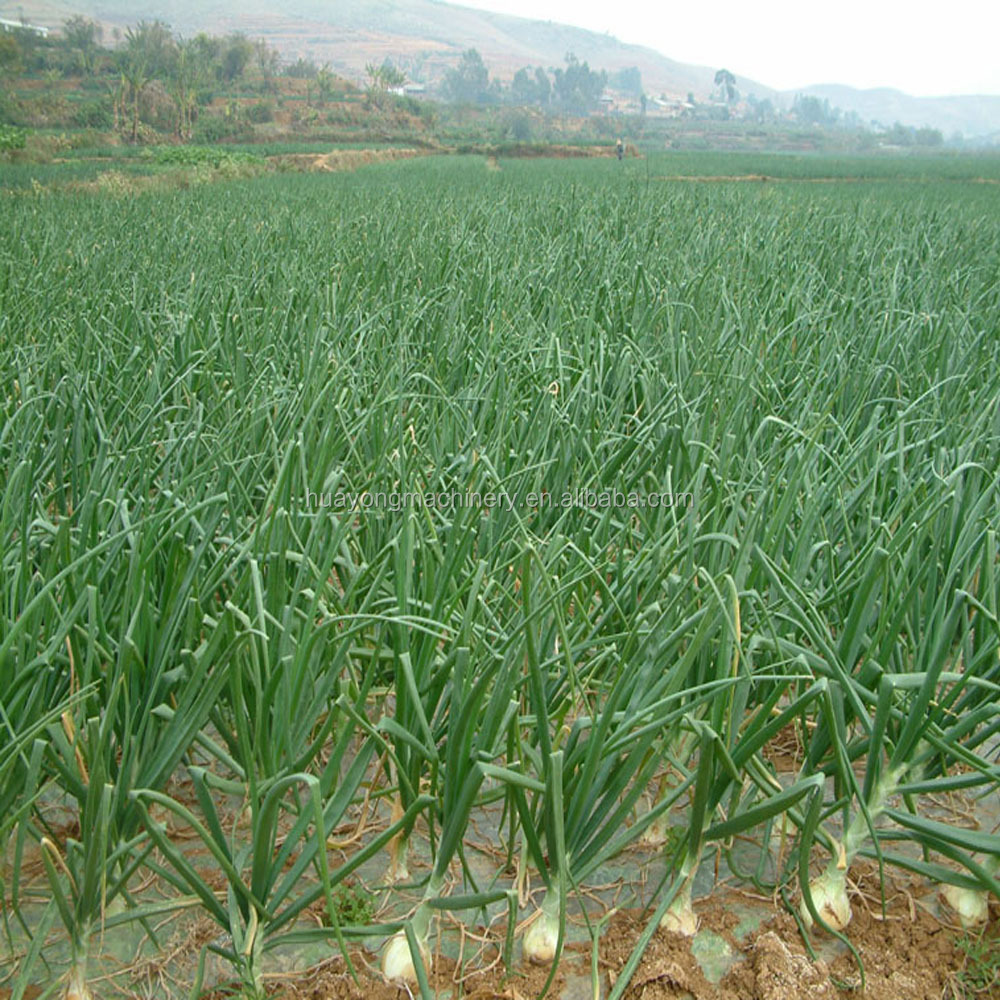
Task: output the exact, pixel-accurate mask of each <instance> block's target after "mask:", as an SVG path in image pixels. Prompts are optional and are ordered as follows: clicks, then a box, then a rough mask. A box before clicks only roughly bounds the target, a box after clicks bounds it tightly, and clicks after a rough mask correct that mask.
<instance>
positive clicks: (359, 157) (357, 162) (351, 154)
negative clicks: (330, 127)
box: [270, 149, 427, 173]
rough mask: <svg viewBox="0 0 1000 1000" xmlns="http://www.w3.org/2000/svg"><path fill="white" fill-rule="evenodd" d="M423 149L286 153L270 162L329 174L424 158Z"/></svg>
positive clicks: (272, 158) (424, 152)
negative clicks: (412, 158)
mask: <svg viewBox="0 0 1000 1000" xmlns="http://www.w3.org/2000/svg"><path fill="white" fill-rule="evenodd" d="M426 154H427V150H424V149H335V150H333V151H332V152H329V153H321V154H317V153H287V154H284V155H282V156H272V157H271V158H270V159H271V162H273V163H276V164H277V165H278V166H282V167H290V168H293V169H296V170H304V171H307V172H310V173H311V172H319V173H330V172H332V171H335V170H357V169H358V167H363V166H367V165H368V164H369V163H387V162H388V161H390V160H407V159H410V158H411V157H414V156H425V155H426Z"/></svg>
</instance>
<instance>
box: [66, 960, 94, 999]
mask: <svg viewBox="0 0 1000 1000" xmlns="http://www.w3.org/2000/svg"><path fill="white" fill-rule="evenodd" d="M92 997H93V994H92V993H91V992H90V990H89V988H88V987H87V973H86V970H85V969H83V968H81V967H80V966H79V965H74V966H73V968H72V970H71V971H70V974H69V982H68V983H67V984H66V994H65V1000H92Z"/></svg>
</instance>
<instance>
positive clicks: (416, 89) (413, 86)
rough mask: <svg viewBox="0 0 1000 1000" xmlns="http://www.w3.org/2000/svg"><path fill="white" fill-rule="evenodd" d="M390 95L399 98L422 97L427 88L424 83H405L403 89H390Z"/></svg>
mask: <svg viewBox="0 0 1000 1000" xmlns="http://www.w3.org/2000/svg"><path fill="white" fill-rule="evenodd" d="M389 93H390V94H395V95H396V96H397V97H422V96H423V95H424V94H426V93H427V88H426V87H425V86H424V85H423V84H422V83H404V84H403V86H402V87H390V88H389Z"/></svg>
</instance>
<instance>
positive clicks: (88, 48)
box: [62, 14, 104, 76]
mask: <svg viewBox="0 0 1000 1000" xmlns="http://www.w3.org/2000/svg"><path fill="white" fill-rule="evenodd" d="M103 35H104V29H103V28H102V27H101V26H100V25H99V24H98V23H97V22H96V21H91V20H90V19H89V18H86V17H82V16H80V15H79V14H78V15H76V16H75V17H71V18H69V19H68V20H66V21H64V22H63V29H62V36H63V41H64V42H65V44H66V47H67V48H68V49H69V51H70V52H72V53H73V54H74V55H75V57H76V61H77V65H78V66H79V67H80V71H81V72H82V73H83V74H84V75H85V76H90V75H91V74H92V73H93V72H94V69H95V68H96V66H97V57H98V55H99V54H100V51H101V38H102V37H103Z"/></svg>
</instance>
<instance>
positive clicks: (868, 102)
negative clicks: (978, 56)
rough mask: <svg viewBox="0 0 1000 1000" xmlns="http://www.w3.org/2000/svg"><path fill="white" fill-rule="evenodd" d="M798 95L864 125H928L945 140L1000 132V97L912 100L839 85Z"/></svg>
mask: <svg viewBox="0 0 1000 1000" xmlns="http://www.w3.org/2000/svg"><path fill="white" fill-rule="evenodd" d="M797 93H802V94H807V95H811V96H813V97H818V98H820V100H828V101H829V102H830V103H831V104H833V105H836V106H837V107H839V108H841V109H843V110H844V111H856V112H857V113H858V114H859V115H860V116H861V119H862V121H864V122H866V123H867V122H869V121H872V120H875V121H878V122H881V123H882V124H884V125H891V124H892V123H893V122H897V121H899V122H902V123H903V124H904V125H917V126H920V125H929V126H930V127H931V128H937V129H940V130H941V131H942V132H943V133H944V134H945V135H946V136H948V135H951V134H952V133H953V132H962V133H963V134H964V135H967V136H977V135H989V134H991V133H994V132H997V131H1000V97H995V96H988V95H970V96H967V97H964V96H963V97H911V96H910V95H909V94H904V93H903V92H902V91H900V90H892V89H890V88H888V87H882V88H879V89H876V90H856V89H855V88H853V87H844V86H841V85H839V84H825V85H820V86H816V87H805V88H803V89H802V90H801V91H797ZM786 96H787V95H786Z"/></svg>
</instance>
